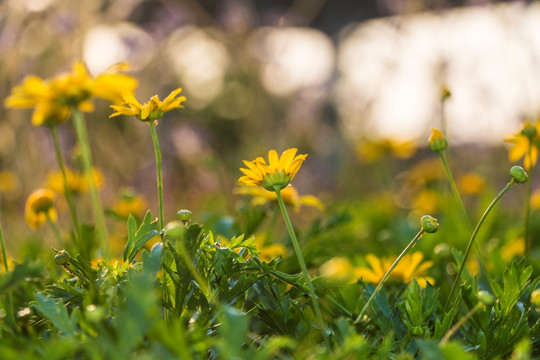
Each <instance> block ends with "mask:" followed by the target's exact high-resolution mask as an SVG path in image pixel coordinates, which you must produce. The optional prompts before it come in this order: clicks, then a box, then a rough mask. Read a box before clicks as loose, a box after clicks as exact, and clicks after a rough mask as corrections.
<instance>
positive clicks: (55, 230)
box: [47, 213, 66, 248]
mask: <svg viewBox="0 0 540 360" xmlns="http://www.w3.org/2000/svg"><path fill="white" fill-rule="evenodd" d="M47 223H49V226H50V227H51V230H52V232H53V233H54V236H55V237H56V239H57V240H58V243H59V244H60V246H62V247H63V248H65V245H66V244H65V243H64V239H62V235H61V234H60V230H59V229H58V226H56V224H55V223H54V221H53V220H52V219H51V217H50V216H49V214H48V213H47Z"/></svg>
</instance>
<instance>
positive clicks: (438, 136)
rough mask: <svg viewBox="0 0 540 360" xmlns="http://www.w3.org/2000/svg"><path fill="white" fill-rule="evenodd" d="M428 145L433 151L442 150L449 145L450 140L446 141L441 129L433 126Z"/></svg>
mask: <svg viewBox="0 0 540 360" xmlns="http://www.w3.org/2000/svg"><path fill="white" fill-rule="evenodd" d="M428 145H429V148H430V150H431V151H434V152H441V151H443V150H444V149H446V148H447V147H448V141H446V138H445V137H444V134H443V133H442V132H441V131H440V130H438V129H433V128H432V129H431V136H430V137H429V140H428Z"/></svg>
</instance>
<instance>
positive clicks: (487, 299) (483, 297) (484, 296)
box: [476, 290, 495, 306]
mask: <svg viewBox="0 0 540 360" xmlns="http://www.w3.org/2000/svg"><path fill="white" fill-rule="evenodd" d="M476 298H477V299H478V301H480V302H481V303H483V304H485V305H487V306H492V305H493V304H495V297H494V296H493V295H491V294H490V293H488V292H487V291H484V290H480V291H478V293H477V294H476Z"/></svg>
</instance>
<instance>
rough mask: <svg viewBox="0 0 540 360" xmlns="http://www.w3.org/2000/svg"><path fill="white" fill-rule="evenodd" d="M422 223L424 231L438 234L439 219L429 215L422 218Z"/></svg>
mask: <svg viewBox="0 0 540 360" xmlns="http://www.w3.org/2000/svg"><path fill="white" fill-rule="evenodd" d="M420 223H421V224H422V229H423V230H424V231H425V232H427V233H434V232H437V230H438V229H439V223H438V222H437V219H435V218H434V217H431V216H429V215H424V216H422V219H420Z"/></svg>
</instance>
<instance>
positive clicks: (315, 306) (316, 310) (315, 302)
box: [274, 186, 331, 352]
mask: <svg viewBox="0 0 540 360" xmlns="http://www.w3.org/2000/svg"><path fill="white" fill-rule="evenodd" d="M274 191H275V192H276V196H277V200H278V204H279V209H280V210H281V213H282V214H283V219H284V220H285V225H286V226H287V230H288V231H289V236H290V237H291V242H292V244H293V248H294V252H295V253H296V257H297V258H298V263H299V264H300V268H301V269H302V273H303V274H304V278H305V279H306V285H307V287H308V289H309V294H310V297H311V303H312V305H313V311H314V313H315V317H316V318H317V322H318V324H319V327H320V328H321V332H322V335H323V338H324V342H325V344H326V348H327V350H328V352H330V351H331V346H330V341H329V340H328V336H327V334H326V325H325V324H324V320H323V317H322V314H321V309H320V307H319V298H318V297H317V295H315V289H314V288H313V284H312V283H311V278H310V277H309V273H308V270H307V266H306V262H305V261H304V256H303V255H302V251H301V250H300V245H298V240H297V239H296V234H295V233H294V229H293V226H292V223H291V219H290V218H289V214H288V213H287V208H286V207H285V203H284V202H283V198H282V197H281V189H280V187H279V186H276V187H274Z"/></svg>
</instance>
